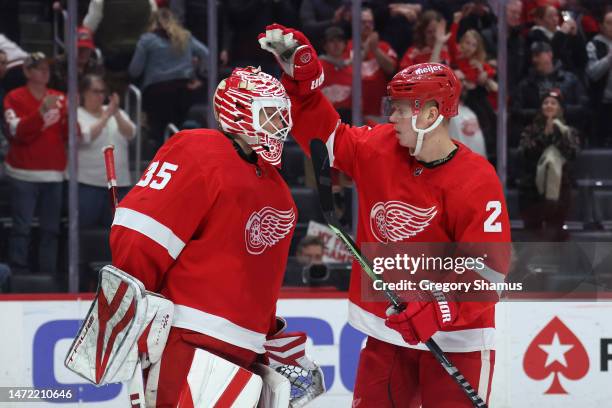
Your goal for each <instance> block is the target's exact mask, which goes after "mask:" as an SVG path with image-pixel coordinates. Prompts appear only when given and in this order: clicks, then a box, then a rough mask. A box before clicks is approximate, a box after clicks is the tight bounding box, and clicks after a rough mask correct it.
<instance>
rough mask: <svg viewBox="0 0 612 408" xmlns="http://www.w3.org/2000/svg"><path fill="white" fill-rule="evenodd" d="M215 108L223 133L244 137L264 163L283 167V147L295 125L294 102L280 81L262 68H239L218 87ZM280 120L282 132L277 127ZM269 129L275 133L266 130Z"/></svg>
mask: <svg viewBox="0 0 612 408" xmlns="http://www.w3.org/2000/svg"><path fill="white" fill-rule="evenodd" d="M214 108H215V117H216V118H217V122H218V123H219V127H220V128H221V130H222V131H223V132H225V133H229V134H233V135H237V136H239V137H242V138H243V139H244V140H245V141H246V142H247V143H248V144H249V145H250V146H251V147H252V148H253V150H254V151H255V152H256V153H257V154H258V155H260V156H261V157H262V158H263V159H264V160H265V161H267V162H269V163H270V164H272V165H279V164H280V162H281V155H282V152H283V143H284V142H285V139H286V138H287V135H288V134H289V131H290V130H291V126H292V125H293V123H292V121H291V101H290V100H289V97H288V96H287V92H286V91H285V88H284V87H283V85H282V84H281V83H280V81H279V80H277V79H276V78H274V77H273V76H271V75H268V74H266V73H265V72H262V71H261V70H260V69H259V68H254V67H246V68H236V69H234V71H233V72H232V74H231V75H230V76H229V77H228V78H226V79H224V80H222V81H221V82H220V83H219V85H218V86H217V90H216V91H215V96H214ZM265 108H274V111H272V112H269V111H268V110H266V109H265ZM260 112H263V114H262V117H261V118H263V119H262V120H260V119H261V118H260ZM277 117H278V118H279V119H280V120H281V123H282V126H281V127H280V128H279V127H278V126H276V125H275V123H274V122H275V121H276V118H277ZM267 125H270V127H271V128H273V129H274V130H273V131H269V130H266V129H264V127H266V126H267Z"/></svg>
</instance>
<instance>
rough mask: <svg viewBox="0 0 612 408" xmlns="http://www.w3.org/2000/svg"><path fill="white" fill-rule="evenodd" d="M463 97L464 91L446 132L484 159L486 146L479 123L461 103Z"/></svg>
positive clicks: (473, 114) (471, 111)
mask: <svg viewBox="0 0 612 408" xmlns="http://www.w3.org/2000/svg"><path fill="white" fill-rule="evenodd" d="M464 99H465V93H464V92H462V95H461V100H460V101H459V113H458V114H457V116H453V117H452V118H451V119H450V122H449V124H448V133H449V134H450V136H451V137H452V138H453V139H455V140H457V141H459V142H461V143H463V144H464V145H466V146H467V147H469V148H470V150H472V151H473V152H474V153H478V154H479V155H481V156H482V157H484V158H485V159H486V158H487V146H486V143H485V138H484V136H483V134H482V130H481V129H480V123H478V116H476V114H475V113H474V111H473V110H471V109H470V108H469V107H468V106H466V105H465V103H463V100H464Z"/></svg>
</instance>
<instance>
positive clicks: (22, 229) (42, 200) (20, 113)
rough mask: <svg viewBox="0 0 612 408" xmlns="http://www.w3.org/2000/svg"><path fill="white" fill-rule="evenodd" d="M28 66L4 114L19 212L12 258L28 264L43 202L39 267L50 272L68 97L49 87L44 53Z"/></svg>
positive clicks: (22, 266)
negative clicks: (34, 222) (32, 230)
mask: <svg viewBox="0 0 612 408" xmlns="http://www.w3.org/2000/svg"><path fill="white" fill-rule="evenodd" d="M23 68H24V74H25V77H26V78H27V83H26V86H23V87H20V88H17V89H14V90H13V91H11V92H10V93H9V94H8V95H7V96H6V97H5V98H4V109H5V112H4V115H5V120H6V124H7V127H8V129H9V135H8V136H9V151H8V155H7V158H6V163H5V165H6V174H7V175H8V178H9V182H10V184H11V216H12V218H13V229H12V231H11V236H10V239H9V261H10V263H11V267H12V268H13V270H14V272H22V271H27V270H28V246H29V240H30V228H31V224H32V220H33V218H34V214H35V211H36V208H37V206H38V207H39V209H40V213H39V221H40V242H39V249H38V258H39V262H38V264H39V265H38V267H39V269H40V270H41V271H44V272H45V273H49V274H54V273H55V271H56V268H57V243H58V235H59V225H60V212H61V207H62V181H63V179H64V171H65V169H66V146H65V141H66V138H67V136H68V121H67V113H66V97H65V95H64V94H63V93H61V92H59V91H56V90H53V89H48V88H47V84H48V82H49V76H50V73H49V63H48V61H47V59H46V57H45V55H44V54H43V53H40V52H37V53H33V54H30V55H29V56H28V57H27V58H26V60H25V61H24V63H23ZM39 204H40V205H39Z"/></svg>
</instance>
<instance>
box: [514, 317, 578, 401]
mask: <svg viewBox="0 0 612 408" xmlns="http://www.w3.org/2000/svg"><path fill="white" fill-rule="evenodd" d="M523 369H524V370H525V373H526V374H527V375H528V376H529V377H530V378H532V379H534V380H544V379H546V378H548V377H549V376H550V374H551V373H553V376H554V377H553V381H552V384H551V385H550V388H548V390H547V391H546V392H545V394H567V393H568V392H567V391H565V389H563V386H562V385H561V382H560V381H559V374H561V375H563V376H564V377H565V378H567V379H570V380H579V379H581V378H582V377H584V376H585V375H586V374H587V372H588V371H589V356H588V354H587V352H586V350H585V349H584V346H583V345H582V343H581V342H580V340H578V338H577V337H576V335H575V334H574V333H572V331H571V330H570V329H569V328H568V327H567V326H566V325H565V324H564V323H563V322H562V321H561V319H559V318H558V317H555V318H553V319H552V320H551V321H550V322H549V323H548V324H547V325H546V327H544V328H543V329H542V331H540V333H538V335H537V336H536V337H535V338H534V339H533V341H532V342H531V344H530V345H529V347H528V348H527V352H526V353H525V357H524V358H523Z"/></svg>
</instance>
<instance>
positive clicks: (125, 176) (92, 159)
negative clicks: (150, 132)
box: [77, 106, 136, 187]
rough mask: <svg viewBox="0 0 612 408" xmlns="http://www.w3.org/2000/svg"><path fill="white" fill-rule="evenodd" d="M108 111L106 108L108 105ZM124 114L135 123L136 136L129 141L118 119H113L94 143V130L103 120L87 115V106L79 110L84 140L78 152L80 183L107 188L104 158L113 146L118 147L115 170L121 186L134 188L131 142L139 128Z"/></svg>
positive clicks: (116, 149)
mask: <svg viewBox="0 0 612 408" xmlns="http://www.w3.org/2000/svg"><path fill="white" fill-rule="evenodd" d="M104 108H105V109H106V106H104ZM120 114H121V115H122V116H123V118H125V119H126V120H127V121H129V122H130V123H131V124H132V129H133V131H132V134H131V135H130V136H129V138H128V139H126V138H125V137H124V136H123V135H122V134H121V133H120V132H119V126H118V125H117V120H116V119H115V118H114V117H112V118H110V119H109V120H108V122H106V126H105V127H104V128H103V129H102V131H101V132H100V135H99V136H98V137H97V138H96V139H95V140H93V141H92V140H91V139H92V138H91V128H92V126H94V125H95V124H96V123H98V121H100V118H99V117H96V116H94V115H92V114H91V113H89V112H87V111H86V110H85V109H84V108H83V107H79V109H78V116H77V118H78V121H79V126H80V127H81V133H82V139H81V140H80V142H79V150H78V162H79V163H78V177H77V178H78V181H79V183H84V184H89V185H92V186H98V187H106V185H107V184H106V169H105V167H104V155H103V154H102V148H103V147H105V146H107V145H109V144H112V145H114V146H115V168H116V173H117V186H119V187H125V186H130V185H131V181H130V167H129V161H128V143H129V141H130V140H132V139H133V138H134V136H135V134H136V126H134V123H132V121H130V119H129V117H128V116H127V114H126V113H125V112H124V111H123V110H120Z"/></svg>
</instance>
